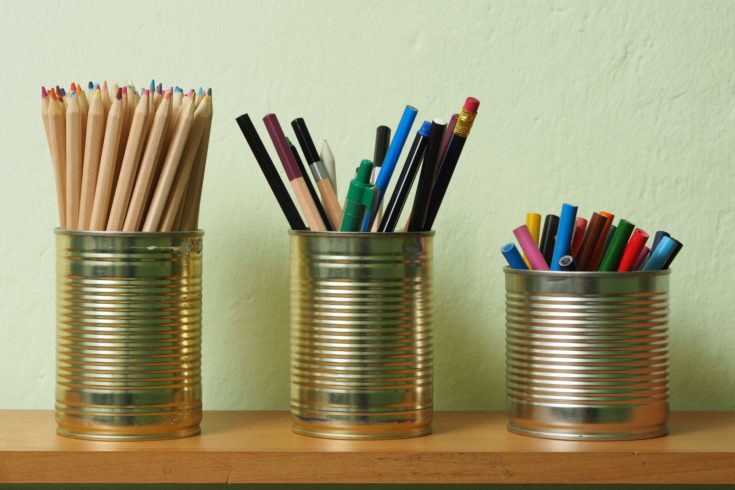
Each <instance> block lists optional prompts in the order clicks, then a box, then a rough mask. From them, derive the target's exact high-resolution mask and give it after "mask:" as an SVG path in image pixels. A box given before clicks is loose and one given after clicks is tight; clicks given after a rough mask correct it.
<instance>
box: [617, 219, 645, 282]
mask: <svg viewBox="0 0 735 490" xmlns="http://www.w3.org/2000/svg"><path fill="white" fill-rule="evenodd" d="M647 240H648V233H646V232H645V231H643V230H641V229H639V228H636V229H635V231H633V236H632V237H630V241H629V242H628V245H626V247H625V250H624V251H623V258H622V259H620V265H618V272H627V271H630V270H633V266H634V265H635V262H636V259H637V258H638V254H640V253H641V249H642V248H643V246H644V245H645V244H646V241H647Z"/></svg>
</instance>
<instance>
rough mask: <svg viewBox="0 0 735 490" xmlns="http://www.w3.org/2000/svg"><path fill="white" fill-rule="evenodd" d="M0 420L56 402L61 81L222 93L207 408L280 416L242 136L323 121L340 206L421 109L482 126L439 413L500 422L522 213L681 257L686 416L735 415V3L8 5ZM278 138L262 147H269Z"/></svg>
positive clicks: (276, 224)
mask: <svg viewBox="0 0 735 490" xmlns="http://www.w3.org/2000/svg"><path fill="white" fill-rule="evenodd" d="M0 11H2V12H3V15H2V16H0V42H2V45H3V46H4V47H3V50H2V54H0V60H2V65H1V66H2V82H1V83H2V86H3V87H4V91H5V93H6V96H5V101H4V103H3V110H2V117H1V118H0V152H1V158H0V169H1V170H2V172H1V173H0V175H1V176H2V177H0V210H1V211H0V216H1V217H0V220H2V221H1V223H2V227H1V229H2V231H1V232H0V235H1V236H2V240H0V273H1V274H2V279H1V280H0V338H1V339H2V342H0V386H1V387H2V390H0V408H30V407H33V408H50V407H52V405H53V379H54V362H53V357H54V238H53V234H52V231H51V230H52V228H53V227H54V226H55V224H56V211H55V209H54V207H55V198H54V191H53V179H52V172H51V164H50V162H49V155H48V151H47V149H46V143H45V139H44V136H43V130H42V127H41V121H40V117H39V112H40V109H39V87H40V85H42V84H51V83H61V82H63V83H66V84H68V82H70V81H71V80H75V81H78V82H80V83H84V84H86V82H87V80H89V79H90V78H92V79H95V80H99V79H100V78H107V79H108V80H116V81H120V82H124V81H127V80H128V79H129V78H130V79H133V80H134V81H135V82H137V83H138V84H142V83H145V82H147V81H148V80H149V79H150V77H155V78H156V79H157V80H158V79H160V80H162V81H164V83H165V84H174V83H178V84H182V85H184V86H187V87H188V86H199V85H200V84H201V85H205V86H211V87H213V89H214V102H215V121H214V127H213V130H212V143H211V145H210V155H209V167H208V171H207V172H208V173H207V177H206V184H205V189H204V199H203V202H204V209H203V212H202V220H201V223H202V226H203V228H204V229H205V230H206V233H207V234H206V237H205V256H206V257H205V296H206V298H205V305H204V306H205V326H204V328H205V338H204V366H205V368H204V377H205V379H204V382H205V385H204V386H205V397H206V399H205V403H206V407H207V408H210V409H285V408H286V407H287V403H288V357H289V353H288V352H289V345H288V343H289V333H288V330H289V329H288V295H287V289H288V265H287V236H286V226H285V220H284V219H283V217H282V215H281V214H280V211H279V209H278V207H277V205H276V203H275V200H274V199H273V197H272V195H271V194H270V191H269V190H268V188H267V186H266V185H265V182H264V179H263V177H262V175H260V173H259V171H258V169H257V166H256V163H255V161H254V159H253V157H252V155H251V153H250V151H249V149H248V147H247V145H246V144H245V142H244V140H243V139H242V136H241V135H240V133H239V131H238V129H237V126H236V125H235V122H234V118H235V116H237V115H239V114H240V113H242V112H246V111H247V112H249V113H251V114H252V115H253V119H254V120H255V121H256V122H257V123H258V124H257V125H258V127H259V128H260V129H261V130H262V129H263V126H262V124H260V122H259V118H260V117H262V116H263V115H264V114H265V113H267V112H271V111H273V112H277V113H278V114H279V116H280V117H281V120H282V121H290V120H291V119H292V118H294V117H296V116H304V117H305V118H307V120H308V122H309V125H310V128H311V131H312V133H313V134H314V135H315V137H319V138H321V137H324V136H326V137H327V138H328V139H329V141H330V142H331V143H332V144H333V149H334V152H335V155H336V157H337V160H338V166H339V167H338V168H339V173H340V174H341V175H340V182H341V185H342V189H344V188H345V186H346V181H347V176H348V174H349V173H350V172H351V170H352V169H353V168H354V167H355V165H356V164H357V163H358V162H359V160H360V159H361V158H363V157H370V156H371V155H372V145H373V142H372V138H373V134H374V128H375V126H377V125H378V124H381V123H387V124H390V125H391V126H395V124H396V122H397V120H398V118H399V116H400V113H401V111H402V109H403V106H404V105H405V104H406V103H411V104H413V105H415V106H416V107H418V108H419V110H420V113H419V117H421V118H431V117H436V116H443V117H448V116H449V114H451V113H452V112H454V111H456V110H457V109H458V108H459V106H460V105H461V103H462V102H463V100H464V97H465V96H467V95H474V96H476V97H478V98H479V99H480V100H481V101H482V106H481V108H480V115H479V116H478V118H477V123H476V125H475V128H474V131H473V133H472V135H471V137H470V140H469V141H468V143H467V146H466V147H465V153H464V155H463V158H462V161H461V162H460V165H459V167H458V169H457V172H456V174H455V178H454V181H453V184H452V186H451V187H450V190H449V193H448V196H447V199H446V200H445V205H444V207H443V209H442V213H441V215H440V218H439V219H438V220H437V223H436V229H437V230H438V233H437V236H436V243H435V245H436V256H435V266H436V281H435V283H436V290H435V305H436V307H435V310H436V315H435V321H436V322H435V325H436V369H435V371H436V406H437V407H438V408H440V409H489V408H492V409H500V408H501V407H502V406H503V390H504V388H503V377H504V357H503V356H504V353H503V352H504V351H503V344H504V318H503V315H504V307H503V277H502V273H501V271H500V268H501V266H502V260H501V256H500V254H499V252H498V249H499V247H500V245H502V244H503V243H505V242H507V241H510V240H511V238H512V234H511V230H512V228H513V227H515V226H516V225H517V224H519V223H521V222H522V221H523V219H524V215H525V213H526V211H529V210H535V211H539V212H542V213H549V212H556V211H558V209H559V207H560V205H561V202H562V201H568V202H574V203H578V204H579V205H580V212H581V213H583V214H584V215H586V216H588V215H590V214H591V213H592V211H593V210H599V209H606V210H609V211H612V212H615V213H616V214H618V215H619V216H624V217H627V218H628V219H629V220H631V221H633V222H634V223H636V225H639V226H641V227H642V228H644V229H647V230H649V231H655V230H656V229H658V228H661V227H664V228H666V229H668V230H669V231H671V232H672V233H674V234H675V235H677V236H678V237H679V238H680V239H681V241H682V242H683V243H684V244H685V248H684V250H683V252H682V253H681V255H680V257H679V259H678V260H677V261H676V266H675V269H674V273H673V276H672V293H671V304H672V306H671V376H672V383H671V389H672V391H671V393H672V401H673V407H674V408H675V409H723V410H732V409H735V355H733V346H735V321H734V320H733V318H735V295H733V289H732V284H733V272H735V268H734V266H735V254H733V253H731V250H730V249H731V244H732V243H734V242H735V231H733V230H735V209H734V207H735V198H733V196H732V187H733V184H734V183H735V179H734V177H735V170H733V168H734V167H733V165H734V162H733V155H734V154H735V103H733V96H734V95H735V2H730V1H726V0H725V1H709V2H695V1H683V0H681V1H660V2H656V1H645V2H642V1H638V0H634V1H615V2H598V1H587V0H580V1H568V2H542V1H538V2H535V1H534V2H530V1H523V2H520V1H512V0H508V1H492V2H489V1H479V0H476V1H465V2H458V1H451V2H450V1H444V2H441V1H430V2H429V1H411V2H408V1H406V2H389V1H380V2H376V1H369V2H357V1H328V2H327V1H309V2H306V1H288V2H286V1H257V2H256V1H249V2H239V1H229V2H212V3H210V2H201V1H199V2H191V1H176V2H173V1H168V2H162V1H158V2H135V1H133V2H124V3H123V4H119V3H115V4H113V3H112V2H95V1H83V2H78V1H69V0H67V1H64V2H58V1H55V2H51V1H44V2H40V1H16V2H9V1H0ZM261 134H262V135H263V136H265V131H264V130H262V133H261Z"/></svg>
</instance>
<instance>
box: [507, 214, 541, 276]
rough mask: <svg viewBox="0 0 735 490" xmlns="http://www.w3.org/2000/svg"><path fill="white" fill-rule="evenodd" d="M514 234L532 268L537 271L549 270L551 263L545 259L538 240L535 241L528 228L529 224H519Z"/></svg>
mask: <svg viewBox="0 0 735 490" xmlns="http://www.w3.org/2000/svg"><path fill="white" fill-rule="evenodd" d="M513 234H514V235H515V236H516V239H517V240H518V243H519V244H520V246H521V249H522V250H523V254H524V255H525V256H526V259H527V260H528V263H529V265H530V266H531V269H532V270H535V271H547V270H549V265H548V264H547V263H546V261H545V260H544V256H543V255H541V252H540V251H539V249H538V247H537V246H536V242H534V241H533V237H532V236H531V232H530V231H529V230H528V226H526V225H521V226H519V227H518V228H516V229H515V230H513Z"/></svg>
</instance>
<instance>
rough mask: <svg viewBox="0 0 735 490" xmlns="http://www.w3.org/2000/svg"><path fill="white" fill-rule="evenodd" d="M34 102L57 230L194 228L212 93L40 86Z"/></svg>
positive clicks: (155, 88)
mask: <svg viewBox="0 0 735 490" xmlns="http://www.w3.org/2000/svg"><path fill="white" fill-rule="evenodd" d="M41 99H42V106H41V107H42V109H41V111H42V112H41V116H42V118H43V125H44V129H45V130H46V138H47V141H48V146H49V149H50V151H51V159H52V161H53V166H54V173H55V177H56V193H57V200H58V206H59V219H60V225H61V228H62V229H67V230H95V231H102V230H107V231H131V232H133V231H178V230H194V229H196V228H197V226H198V220H199V204H200V201H201V194H202V182H203V179H204V167H205V164H206V160H207V148H208V145H209V134H210V128H211V123H212V100H211V99H212V91H211V89H210V90H209V91H207V92H205V91H204V90H203V89H201V88H200V89H199V91H198V92H196V91H194V90H189V92H188V93H186V94H184V91H183V90H182V89H181V88H179V87H176V88H173V87H171V88H170V89H168V90H164V89H163V86H162V84H160V83H159V84H158V85H156V84H155V82H154V81H151V84H150V87H149V88H141V89H140V91H138V90H136V88H135V86H134V85H133V84H132V83H129V84H128V85H126V86H123V87H119V86H118V85H114V86H113V87H112V90H108V86H107V82H104V83H103V84H102V86H101V87H100V85H99V84H95V83H93V82H89V84H88V93H87V92H85V91H84V89H82V87H81V86H80V85H79V84H76V83H72V84H71V88H70V90H69V91H68V92H67V91H66V90H65V89H64V88H62V87H59V86H58V85H57V86H56V87H54V88H52V89H50V90H48V91H47V90H46V88H45V87H42V88H41Z"/></svg>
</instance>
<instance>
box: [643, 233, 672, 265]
mask: <svg viewBox="0 0 735 490" xmlns="http://www.w3.org/2000/svg"><path fill="white" fill-rule="evenodd" d="M675 247H676V242H675V241H674V240H672V239H671V238H670V237H667V236H665V237H663V238H662V239H661V241H660V242H659V243H658V246H657V247H656V248H655V249H654V250H653V252H651V256H650V257H648V260H647V261H646V263H645V264H644V265H643V268H642V269H641V270H643V271H659V270H661V269H663V268H664V265H665V264H666V261H667V260H669V256H670V255H671V253H672V252H673V251H674V248H675Z"/></svg>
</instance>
